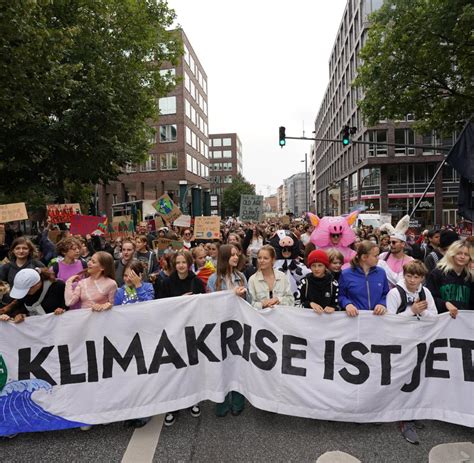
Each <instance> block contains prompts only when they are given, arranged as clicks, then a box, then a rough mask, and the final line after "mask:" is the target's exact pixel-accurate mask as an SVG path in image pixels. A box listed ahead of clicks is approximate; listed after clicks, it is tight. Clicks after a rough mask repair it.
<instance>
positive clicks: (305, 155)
mask: <svg viewBox="0 0 474 463" xmlns="http://www.w3.org/2000/svg"><path fill="white" fill-rule="evenodd" d="M300 162H304V184H305V194H304V198H305V203H306V212H309V209H308V153H304V161H303V160H301V161H300Z"/></svg>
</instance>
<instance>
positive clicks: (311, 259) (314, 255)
mask: <svg viewBox="0 0 474 463" xmlns="http://www.w3.org/2000/svg"><path fill="white" fill-rule="evenodd" d="M307 262H308V267H311V265H313V264H314V263H315V262H320V263H321V264H324V265H325V266H326V267H329V257H328V255H327V254H326V253H325V252H324V251H323V250H322V249H316V251H311V252H310V253H309V256H308V259H307Z"/></svg>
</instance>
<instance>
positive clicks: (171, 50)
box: [0, 0, 182, 201]
mask: <svg viewBox="0 0 474 463" xmlns="http://www.w3.org/2000/svg"><path fill="white" fill-rule="evenodd" d="M174 18H175V14H174V11H173V10H170V9H169V8H168V6H167V3H166V2H165V1H154V0H101V1H96V0H63V1H53V0H43V1H34V0H29V1H24V2H2V4H1V6H0V28H1V30H2V34H1V35H0V49H1V52H0V190H1V191H3V192H10V193H11V194H10V196H13V197H15V198H21V197H25V196H26V197H28V196H31V195H32V191H35V192H36V191H40V192H41V193H42V194H43V193H44V194H45V196H48V195H52V196H53V197H55V199H56V200H59V201H62V200H64V199H69V200H71V199H75V198H71V197H70V196H69V197H68V194H69V195H70V194H71V192H74V191H78V188H77V187H78V186H81V185H87V186H89V187H90V185H93V184H96V183H99V182H108V181H109V180H112V179H115V178H117V176H118V174H120V172H121V170H122V168H123V167H124V166H125V165H126V163H127V162H132V163H135V162H140V161H143V160H144V159H146V156H147V153H148V149H149V147H150V138H151V135H153V129H152V128H151V127H150V126H149V123H148V122H149V121H150V120H156V119H157V117H158V107H157V101H158V98H160V97H162V96H164V95H166V94H168V93H169V91H170V90H172V88H173V87H174V86H175V84H176V82H175V80H174V78H172V77H171V78H170V77H163V76H161V75H160V72H159V71H160V67H161V66H162V64H163V63H164V62H171V63H176V60H177V58H178V57H179V55H180V54H181V53H182V43H181V38H180V34H179V31H169V30H168V29H169V27H170V26H171V25H172V23H173V21H174Z"/></svg>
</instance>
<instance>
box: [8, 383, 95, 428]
mask: <svg viewBox="0 0 474 463" xmlns="http://www.w3.org/2000/svg"><path fill="white" fill-rule="evenodd" d="M40 389H44V390H46V391H51V389H52V386H51V385H50V384H49V383H47V382H46V381H43V380H41V379H31V380H28V381H12V382H10V383H7V384H5V387H4V388H3V389H2V391H1V392H0V436H8V435H10V434H16V433H22V432H36V431H53V430H57V429H69V428H77V427H79V426H86V424H85V423H78V422H75V421H69V420H66V419H64V418H61V417H60V416H56V415H53V414H51V413H49V412H47V411H46V410H43V409H42V408H41V407H40V406H39V405H38V404H37V403H35V401H34V400H33V399H32V398H31V396H32V394H33V392H35V391H38V390H40Z"/></svg>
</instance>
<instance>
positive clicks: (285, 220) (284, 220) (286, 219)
mask: <svg viewBox="0 0 474 463" xmlns="http://www.w3.org/2000/svg"><path fill="white" fill-rule="evenodd" d="M280 220H281V223H282V224H283V225H290V218H289V217H288V216H287V215H283V216H282V217H280Z"/></svg>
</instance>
